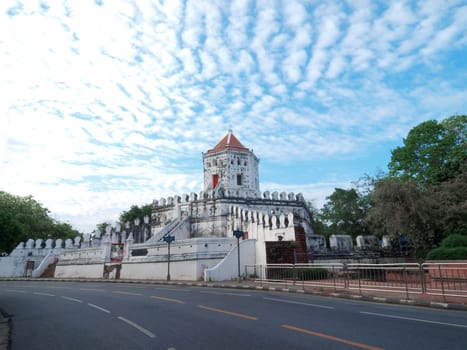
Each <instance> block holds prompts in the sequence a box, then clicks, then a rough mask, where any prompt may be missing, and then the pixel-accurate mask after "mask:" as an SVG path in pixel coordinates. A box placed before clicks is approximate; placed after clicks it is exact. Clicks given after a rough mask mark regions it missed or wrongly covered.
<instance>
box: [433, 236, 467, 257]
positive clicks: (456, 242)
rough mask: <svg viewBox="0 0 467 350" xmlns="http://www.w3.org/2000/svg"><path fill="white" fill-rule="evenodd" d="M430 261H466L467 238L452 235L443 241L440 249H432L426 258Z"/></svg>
mask: <svg viewBox="0 0 467 350" xmlns="http://www.w3.org/2000/svg"><path fill="white" fill-rule="evenodd" d="M426 258H427V259H428V260H466V259H467V236H465V235H461V234H452V235H449V236H447V237H446V238H445V239H443V240H442V242H441V245H440V247H438V248H435V249H432V250H431V251H430V252H429V253H428V255H427V256H426Z"/></svg>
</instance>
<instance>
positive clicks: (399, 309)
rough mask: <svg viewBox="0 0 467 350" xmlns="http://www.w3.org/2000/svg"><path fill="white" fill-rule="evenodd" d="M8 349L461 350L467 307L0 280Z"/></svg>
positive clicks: (466, 333)
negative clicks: (8, 317)
mask: <svg viewBox="0 0 467 350" xmlns="http://www.w3.org/2000/svg"><path fill="white" fill-rule="evenodd" d="M0 308H2V309H3V310H5V311H6V312H8V313H9V314H10V315H12V321H13V330H12V349H13V350H21V349H49V350H51V349H80V350H84V349H171V350H173V349H176V350H182V349H203V350H206V349H242V350H247V349H369V350H376V349H447V348H448V349H450V350H454V349H463V350H464V349H467V313H466V312H464V311H451V310H438V309H430V308H420V307H412V306H401V305H388V304H376V303H368V302H359V301H351V300H344V299H334V298H325V297H317V296H312V295H302V294H291V293H280V292H266V291H252V290H238V289H235V290H234V289H224V288H205V287H188V286H172V285H170V286H169V285H167V286H166V285H146V284H124V283H118V284H117V283H82V282H81V283H80V282H73V283H70V282H36V281H34V282H17V281H16V282H13V281H11V282H6V281H4V282H0Z"/></svg>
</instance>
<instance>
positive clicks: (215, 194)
mask: <svg viewBox="0 0 467 350" xmlns="http://www.w3.org/2000/svg"><path fill="white" fill-rule="evenodd" d="M230 198H232V199H256V200H265V201H287V202H302V203H305V198H304V197H303V194H302V193H297V194H295V193H293V192H290V193H286V192H280V193H279V192H277V191H275V192H269V191H265V192H263V193H260V192H258V191H249V190H241V189H240V190H223V189H222V188H219V189H215V190H211V191H200V192H199V194H197V193H194V192H192V193H190V194H189V195H188V194H186V193H184V194H183V195H181V196H179V195H176V196H173V197H166V198H160V199H159V200H156V199H155V200H154V201H153V208H155V209H157V208H163V207H168V206H174V205H177V204H181V203H183V204H190V203H192V202H193V203H198V202H199V201H208V200H215V199H230Z"/></svg>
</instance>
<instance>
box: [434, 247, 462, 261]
mask: <svg viewBox="0 0 467 350" xmlns="http://www.w3.org/2000/svg"><path fill="white" fill-rule="evenodd" d="M426 258H427V259H428V260H467V247H455V248H446V247H439V248H435V249H433V250H431V251H430V252H429V253H428V255H427V257H426Z"/></svg>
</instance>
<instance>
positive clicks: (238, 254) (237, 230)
mask: <svg viewBox="0 0 467 350" xmlns="http://www.w3.org/2000/svg"><path fill="white" fill-rule="evenodd" d="M233 235H234V236H235V237H236V238H237V258H238V259H237V262H238V281H239V282H240V278H241V276H240V238H241V237H243V231H240V230H239V229H236V230H234V231H233Z"/></svg>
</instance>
